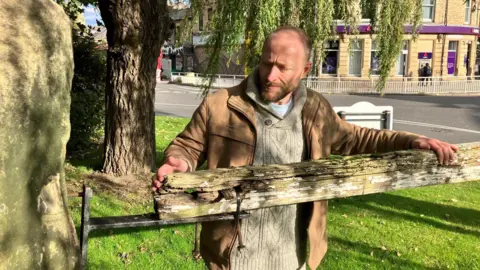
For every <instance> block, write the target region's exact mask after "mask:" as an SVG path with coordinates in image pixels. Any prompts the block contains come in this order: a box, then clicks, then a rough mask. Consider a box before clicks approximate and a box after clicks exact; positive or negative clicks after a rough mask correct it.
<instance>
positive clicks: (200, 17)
mask: <svg viewBox="0 0 480 270" xmlns="http://www.w3.org/2000/svg"><path fill="white" fill-rule="evenodd" d="M198 31H203V12H202V11H200V13H199V14H198Z"/></svg>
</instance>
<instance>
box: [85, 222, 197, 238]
mask: <svg viewBox="0 0 480 270" xmlns="http://www.w3.org/2000/svg"><path fill="white" fill-rule="evenodd" d="M193 226H194V224H193V223H192V224H178V225H165V226H150V227H135V228H121V229H104V230H95V231H91V232H90V233H89V235H88V238H89V239H92V238H104V237H110V236H118V235H132V234H134V233H142V232H154V231H158V230H159V229H175V230H185V229H187V228H188V227H192V230H193ZM76 230H77V235H78V237H80V231H81V230H80V226H77V227H76ZM172 236H173V235H172ZM159 237H160V236H159ZM192 242H193V238H192Z"/></svg>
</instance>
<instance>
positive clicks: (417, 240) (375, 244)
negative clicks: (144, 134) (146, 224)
mask: <svg viewBox="0 0 480 270" xmlns="http://www.w3.org/2000/svg"><path fill="white" fill-rule="evenodd" d="M187 122H188V119H184V118H172V117H157V118H156V126H155V132H156V141H157V151H158V155H157V160H159V161H161V158H162V154H161V153H162V151H163V149H164V148H165V147H166V146H168V144H169V142H170V141H171V140H172V139H173V138H174V137H175V135H176V134H178V132H180V131H181V130H182V129H183V127H184V126H185V125H186V124H187ZM100 165H101V159H100V155H99V151H92V152H91V153H90V154H87V155H85V156H84V157H82V158H81V159H76V160H73V159H72V160H69V161H68V162H67V164H66V175H67V183H68V189H69V192H70V194H72V193H74V192H76V191H78V189H79V187H80V186H81V182H82V181H83V179H88V178H91V177H92V174H93V175H94V170H95V169H98V166H100ZM93 179H95V178H93ZM91 186H92V187H93V189H94V198H93V199H92V205H91V212H92V213H91V216H113V215H134V214H142V213H147V212H152V211H153V206H152V205H153V201H152V198H151V195H150V193H149V191H148V187H149V181H148V179H145V180H144V181H140V182H139V181H137V182H135V183H133V182H132V184H130V182H129V184H128V185H125V186H124V187H122V186H118V185H117V186H113V187H112V185H110V186H109V185H103V184H98V183H95V181H92V180H91ZM122 189H123V190H124V191H125V190H126V191H129V192H123V193H122V192H119V190H120V191H121V190H122ZM127 193H128V194H127ZM69 203H70V208H71V210H72V213H73V218H74V222H75V225H76V226H77V230H78V228H79V226H80V210H81V200H80V199H79V198H76V197H71V198H70V201H69ZM328 235H329V250H328V252H327V255H326V256H325V259H324V261H323V262H322V264H321V267H320V269H468V270H473V269H480V181H477V182H470V183H463V184H454V185H453V184H451V185H442V186H434V187H425V188H416V189H410V190H403V191H396V192H388V193H382V194H374V195H367V196H359V197H351V198H346V199H335V200H330V202H329V214H328ZM193 239H194V226H193V225H183V226H170V227H164V228H149V229H123V230H114V231H94V232H92V233H91V234H90V241H89V250H88V268H89V269H175V270H179V269H182V270H183V269H206V268H205V266H204V265H203V262H201V261H200V262H195V261H194V260H193V259H192V256H191V251H192V249H193ZM246 244H247V245H248V243H246Z"/></svg>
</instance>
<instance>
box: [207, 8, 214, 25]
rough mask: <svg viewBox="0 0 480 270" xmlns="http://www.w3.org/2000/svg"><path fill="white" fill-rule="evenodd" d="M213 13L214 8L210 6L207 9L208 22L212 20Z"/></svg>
mask: <svg viewBox="0 0 480 270" xmlns="http://www.w3.org/2000/svg"><path fill="white" fill-rule="evenodd" d="M212 13H213V9H212V8H209V9H208V10H207V19H208V22H210V21H211V20H212Z"/></svg>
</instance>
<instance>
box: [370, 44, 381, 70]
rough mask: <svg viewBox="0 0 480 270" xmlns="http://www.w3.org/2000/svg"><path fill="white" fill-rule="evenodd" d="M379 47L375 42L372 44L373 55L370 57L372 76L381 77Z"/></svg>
mask: <svg viewBox="0 0 480 270" xmlns="http://www.w3.org/2000/svg"><path fill="white" fill-rule="evenodd" d="M378 68H379V58H378V46H377V44H376V42H375V41H373V42H372V54H371V56H370V74H372V75H379V74H380V72H379V71H378Z"/></svg>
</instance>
